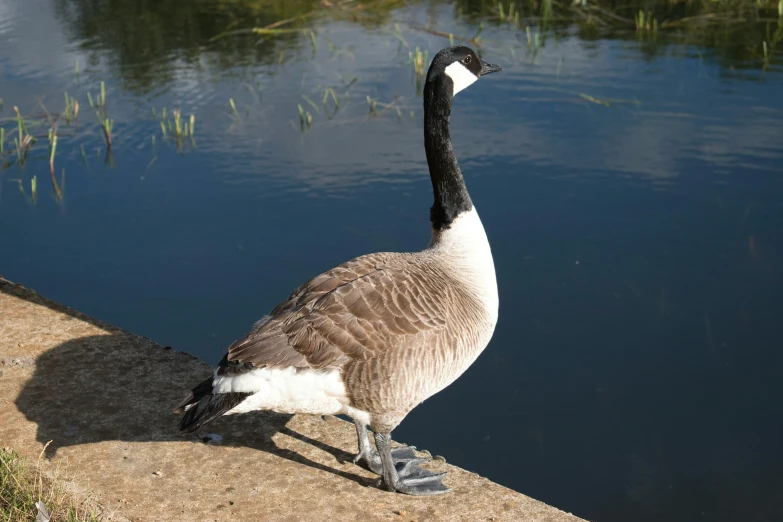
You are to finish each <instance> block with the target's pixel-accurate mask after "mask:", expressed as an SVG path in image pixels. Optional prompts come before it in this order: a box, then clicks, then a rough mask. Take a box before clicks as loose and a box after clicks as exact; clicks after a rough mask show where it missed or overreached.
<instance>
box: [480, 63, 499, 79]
mask: <svg viewBox="0 0 783 522" xmlns="http://www.w3.org/2000/svg"><path fill="white" fill-rule="evenodd" d="M502 70H503V68H502V67H501V66H499V65H495V64H494V63H487V62H485V61H484V60H481V73H479V76H484V75H485V74H489V73H493V72H498V71H502Z"/></svg>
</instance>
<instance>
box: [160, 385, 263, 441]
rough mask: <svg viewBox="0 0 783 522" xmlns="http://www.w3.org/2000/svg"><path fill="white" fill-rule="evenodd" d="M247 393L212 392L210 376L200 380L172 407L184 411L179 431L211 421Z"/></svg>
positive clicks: (190, 430)
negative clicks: (200, 381) (202, 380)
mask: <svg viewBox="0 0 783 522" xmlns="http://www.w3.org/2000/svg"><path fill="white" fill-rule="evenodd" d="M249 395H251V394H249V393H237V392H231V393H214V394H213V393H212V378H209V379H207V380H206V381H204V382H202V383H201V384H199V385H198V386H196V387H195V388H193V390H192V391H191V392H190V393H188V395H187V397H185V398H184V399H183V400H182V402H181V403H180V404H179V406H177V407H176V408H174V413H183V412H184V413H185V416H184V417H182V421H181V422H180V424H179V429H180V431H184V432H186V433H190V432H193V431H196V430H197V429H199V428H200V427H201V426H203V425H204V424H207V423H208V422H211V421H213V420H215V419H217V418H218V417H220V416H221V415H223V414H224V413H226V412H227V411H229V410H230V409H232V408H234V407H235V406H237V405H238V404H239V403H240V402H242V401H243V400H245V399H246V398H247V397H248V396H249Z"/></svg>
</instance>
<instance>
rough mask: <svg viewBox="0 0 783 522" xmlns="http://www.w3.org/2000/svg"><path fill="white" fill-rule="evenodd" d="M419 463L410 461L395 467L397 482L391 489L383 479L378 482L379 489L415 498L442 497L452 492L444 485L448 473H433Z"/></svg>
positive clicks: (419, 460)
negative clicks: (443, 494)
mask: <svg viewBox="0 0 783 522" xmlns="http://www.w3.org/2000/svg"><path fill="white" fill-rule="evenodd" d="M421 461H424V462H426V459H418V462H421ZM418 462H415V461H410V462H408V463H406V464H401V465H399V466H395V468H396V470H397V481H396V482H395V483H393V484H392V486H391V487H389V485H388V484H387V483H386V479H385V478H381V479H380V480H378V487H379V488H381V489H386V490H388V491H396V492H398V493H405V494H406V495H413V496H427V495H440V494H442V493H448V492H449V491H451V489H449V488H448V487H446V485H445V484H444V483H443V479H444V478H445V477H446V475H447V474H448V473H445V472H444V473H433V472H431V471H428V470H426V469H424V468H422V467H421V466H419V464H418Z"/></svg>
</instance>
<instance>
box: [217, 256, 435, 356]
mask: <svg viewBox="0 0 783 522" xmlns="http://www.w3.org/2000/svg"><path fill="white" fill-rule="evenodd" d="M406 255H407V256H409V255H410V254H371V255H368V256H362V257H359V258H356V259H353V260H351V261H348V262H347V263H344V264H343V265H340V266H338V267H336V268H334V269H332V270H329V271H328V272H324V273H323V274H321V275H319V276H316V277H315V278H313V279H311V280H310V281H308V282H307V283H305V284H304V285H302V286H300V287H299V288H297V289H296V290H295V291H294V292H293V293H292V294H291V295H290V296H289V298H288V299H287V300H285V301H284V302H282V303H280V304H279V305H278V306H277V307H276V308H275V309H274V310H272V312H271V313H270V315H269V316H267V317H265V318H264V319H262V320H261V321H259V322H258V323H256V325H255V326H254V327H253V329H252V330H251V331H250V332H249V333H248V334H247V335H246V336H245V337H243V338H242V339H239V340H237V341H236V342H234V343H233V344H232V345H231V346H230V347H229V350H228V356H227V360H228V361H230V362H232V363H234V364H236V363H249V364H251V365H252V367H256V368H258V367H270V368H284V367H291V366H293V367H296V368H302V369H305V368H311V369H328V368H341V367H342V366H344V365H345V364H346V363H348V362H350V361H352V360H353V361H358V360H366V359H368V358H372V357H374V356H377V355H379V354H381V353H383V352H385V351H388V350H395V349H399V348H400V347H401V346H403V345H405V339H406V338H407V337H408V336H418V335H421V334H422V333H437V332H439V331H441V330H442V329H443V327H444V326H445V324H446V313H445V307H444V304H445V302H446V301H447V298H448V294H449V292H450V290H449V285H448V284H447V282H446V281H445V280H442V278H439V277H437V275H438V274H437V272H429V273H424V272H423V271H426V270H427V268H426V267H423V266H421V264H417V263H411V262H410V260H408V259H402V256H406ZM422 285H423V286H424V290H422Z"/></svg>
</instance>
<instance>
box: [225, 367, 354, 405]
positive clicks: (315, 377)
mask: <svg viewBox="0 0 783 522" xmlns="http://www.w3.org/2000/svg"><path fill="white" fill-rule="evenodd" d="M212 390H213V391H212V393H229V392H240V393H251V394H252V395H250V396H249V397H247V398H246V399H245V400H244V401H242V402H241V403H239V404H238V405H237V406H236V407H234V408H233V409H231V410H230V411H229V412H228V414H235V413H246V412H250V411H255V410H272V411H275V412H278V413H315V414H320V415H327V414H338V413H342V412H343V410H344V405H345V404H346V403H347V394H346V391H345V385H344V384H343V381H342V379H341V378H340V372H338V371H336V370H332V371H323V372H318V371H313V370H299V371H297V370H296V368H283V369H269V368H259V369H256V370H252V371H250V372H247V373H243V374H241V375H232V376H219V375H216V376H215V379H214V381H213V383H212Z"/></svg>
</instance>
